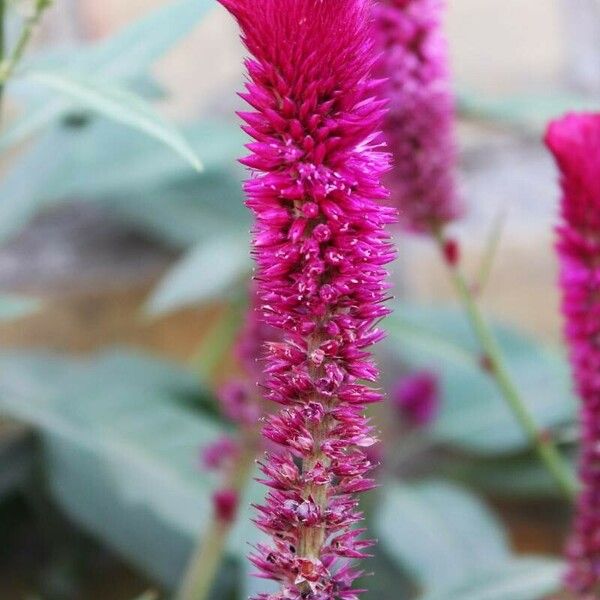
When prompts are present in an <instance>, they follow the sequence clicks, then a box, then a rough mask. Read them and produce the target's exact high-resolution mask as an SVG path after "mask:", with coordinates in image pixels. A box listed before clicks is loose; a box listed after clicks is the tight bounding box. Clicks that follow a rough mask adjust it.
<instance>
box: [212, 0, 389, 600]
mask: <svg viewBox="0 0 600 600" xmlns="http://www.w3.org/2000/svg"><path fill="white" fill-rule="evenodd" d="M221 2H222V3H223V4H224V5H225V6H226V7H227V8H228V9H229V10H230V11H231V12H232V13H233V14H234V15H235V17H236V18H237V20H238V21H239V23H240V25H241V28H242V31H243V39H244V42H245V44H246V46H247V48H248V49H249V51H250V52H251V53H252V55H253V59H251V60H249V61H248V62H247V68H248V72H249V75H250V80H251V81H250V82H249V83H248V84H247V93H245V94H243V97H244V98H245V99H246V100H247V101H248V102H249V104H250V105H251V106H252V107H253V108H254V111H253V112H249V113H242V114H241V116H242V118H243V119H244V120H245V121H246V123H247V125H246V126H245V130H246V131H247V133H248V134H249V135H250V136H252V137H253V138H254V140H255V141H254V142H252V143H250V144H249V145H248V148H249V149H250V150H251V153H252V154H251V155H250V156H249V157H248V158H245V159H244V160H243V163H244V164H245V165H247V166H248V167H250V168H251V169H253V170H254V171H255V173H254V175H253V177H252V178H251V179H250V180H249V181H248V182H247V183H246V185H245V190H246V193H247V196H248V201H247V205H248V207H249V208H250V209H251V210H252V211H253V212H254V214H255V216H256V226H255V230H254V254H255V258H256V261H257V265H258V269H257V274H256V279H257V281H258V283H259V296H260V299H261V311H262V314H263V317H264V319H265V321H266V322H267V323H268V324H269V325H271V326H273V327H275V328H277V329H280V330H282V332H283V336H282V339H283V341H280V342H273V343H271V344H270V345H269V349H268V353H267V357H266V368H265V371H266V373H267V375H268V376H267V379H266V381H265V388H266V396H267V397H268V398H269V399H271V400H272V401H274V402H276V403H277V404H279V405H280V406H281V408H280V411H279V412H278V413H277V414H275V415H273V416H272V417H269V418H268V419H267V423H266V426H265V428H264V435H265V436H266V437H267V438H268V439H270V440H272V441H273V442H275V443H276V444H279V445H280V446H281V447H282V449H283V451H282V452H279V453H275V454H274V453H270V454H268V456H267V459H266V461H265V462H264V464H263V465H262V470H263V473H264V483H265V484H266V485H267V486H269V488H270V491H269V493H268V494H267V498H266V501H265V505H264V506H260V507H258V511H259V514H258V518H257V524H258V526H259V527H260V528H261V529H262V530H264V531H265V532H266V533H267V534H269V535H270V536H271V538H272V541H271V543H270V544H264V545H259V546H258V547H257V548H256V551H255V553H254V554H253V555H252V557H251V560H252V561H253V562H254V564H255V565H256V566H257V567H258V569H259V571H260V575H261V576H263V577H267V578H271V579H273V580H275V581H277V582H279V584H280V591H279V592H278V593H276V594H274V595H270V596H269V595H265V594H263V595H260V596H259V598H260V599H262V600H266V599H268V600H285V599H294V600H301V599H304V600H334V599H340V600H353V599H355V598H357V597H358V591H356V590H353V589H352V584H353V581H354V580H355V579H356V577H357V576H358V575H359V572H358V571H356V570H355V569H354V568H353V567H352V565H351V562H352V560H353V559H358V558H362V557H363V556H365V549H366V548H367V547H368V546H370V545H371V542H370V541H365V540H362V539H360V537H361V534H362V531H361V530H360V529H355V528H354V526H355V524H356V523H357V522H359V521H360V520H361V518H362V517H361V513H360V511H359V510H358V508H357V500H356V498H355V497H354V493H355V492H361V491H364V490H367V489H370V488H371V487H372V485H373V483H372V482H371V480H369V479H368V478H367V477H366V474H367V473H368V471H369V470H370V469H371V464H370V462H369V460H368V459H367V458H366V456H365V454H364V451H363V449H364V448H368V447H369V446H371V445H372V444H373V443H375V436H374V433H373V431H372V428H371V426H370V425H369V421H368V419H367V418H366V417H365V416H364V415H363V407H364V406H365V405H366V404H369V403H371V402H375V401H378V400H379V399H380V397H381V394H380V392H379V391H377V390H374V389H371V388H370V387H368V386H366V385H364V383H362V381H361V380H367V381H375V380H376V379H377V376H378V372H377V369H376V367H375V366H374V365H373V364H372V362H371V358H370V356H369V353H368V352H367V348H368V347H369V346H370V345H371V344H373V343H375V342H377V341H378V340H380V339H381V338H382V337H383V332H382V331H381V330H379V329H377V328H376V326H375V324H376V322H377V321H378V320H379V319H381V317H382V316H384V315H385V314H387V312H388V310H387V309H386V308H385V307H384V306H383V305H382V301H383V300H384V299H385V296H386V292H387V289H388V284H387V283H386V272H385V269H384V265H385V264H386V263H388V262H389V261H391V260H392V258H393V256H394V253H393V250H392V248H391V246H390V244H389V241H388V236H387V235H386V234H385V233H384V230H383V228H384V225H385V224H387V223H390V222H393V221H394V219H395V211H394V210H393V209H390V208H389V207H385V206H382V205H381V204H380V202H379V201H381V200H385V199H386V198H387V193H386V191H385V189H384V188H383V187H382V185H381V183H380V179H381V176H382V174H383V173H384V172H385V171H386V170H387V169H388V162H389V160H388V156H387V154H384V153H382V152H381V151H380V150H379V148H378V147H377V144H376V141H375V140H376V139H377V138H378V137H380V135H379V133H378V128H379V126H380V122H381V119H382V118H383V115H384V110H385V109H384V104H385V102H384V101H381V100H376V99H374V98H372V97H371V93H372V89H373V84H372V81H371V80H370V79H369V77H370V71H371V68H372V66H373V63H374V60H375V57H376V53H375V52H374V49H373V47H372V43H371V39H372V30H371V19H370V15H369V12H370V10H371V7H370V1H369V0H336V1H335V2H333V1H331V0H326V1H324V0H221Z"/></svg>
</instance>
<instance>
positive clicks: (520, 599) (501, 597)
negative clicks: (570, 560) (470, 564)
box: [421, 558, 564, 600]
mask: <svg viewBox="0 0 600 600" xmlns="http://www.w3.org/2000/svg"><path fill="white" fill-rule="evenodd" d="M563 571H564V566H563V565H562V563H561V562H560V561H557V560H553V559H549V558H515V559H512V560H510V561H509V562H507V563H506V564H504V565H499V566H498V567H496V568H495V569H491V570H489V571H487V572H480V573H475V574H472V575H471V576H470V577H467V578H466V580H465V581H463V582H460V583H458V584H457V585H455V586H452V587H448V588H446V589H444V590H441V591H435V592H431V593H428V594H425V595H424V596H423V597H422V598H421V600H540V598H544V597H546V596H547V595H548V594H551V593H553V592H557V591H558V589H559V588H560V584H561V577H562V574H563Z"/></svg>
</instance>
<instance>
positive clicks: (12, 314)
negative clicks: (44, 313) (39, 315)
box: [0, 294, 40, 321]
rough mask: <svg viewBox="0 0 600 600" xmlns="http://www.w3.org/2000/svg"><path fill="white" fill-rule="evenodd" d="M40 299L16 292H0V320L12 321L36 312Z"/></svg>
mask: <svg viewBox="0 0 600 600" xmlns="http://www.w3.org/2000/svg"><path fill="white" fill-rule="evenodd" d="M39 307H40V301H39V300H36V299H35V298H27V297H25V296H17V295H14V294H0V321H11V320H12V319H19V318H20V317H26V316H27V315H30V314H31V313H33V312H36V311H37V310H38V309H39Z"/></svg>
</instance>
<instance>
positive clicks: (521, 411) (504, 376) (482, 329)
mask: <svg viewBox="0 0 600 600" xmlns="http://www.w3.org/2000/svg"><path fill="white" fill-rule="evenodd" d="M434 233H435V239H436V241H437V243H438V246H439V248H440V251H441V253H442V256H443V255H444V247H445V244H446V240H445V239H444V236H443V233H442V232H441V231H436V232H434ZM444 263H445V264H446V265H447V266H448V270H449V273H450V279H451V281H452V284H453V286H454V289H455V291H456V293H457V295H458V297H459V299H460V301H461V302H462V304H463V306H464V309H465V312H466V314H467V316H468V319H469V322H470V323H471V326H472V328H473V332H474V334H475V336H476V337H477V340H478V342H479V344H480V346H481V349H482V351H483V360H484V364H485V365H486V367H487V370H488V371H489V373H490V376H491V377H493V378H494V380H495V382H496V384H497V386H498V388H499V390H500V392H501V393H502V395H503V396H504V398H505V400H506V402H507V403H508V405H509V407H510V408H511V410H512V412H513V414H514V415H515V417H516V419H517V420H518V422H519V423H520V425H521V427H522V428H523V431H524V432H525V434H526V435H527V437H528V439H529V441H530V442H531V444H532V446H533V447H534V448H535V449H536V452H537V454H538V456H539V458H540V460H541V461H542V462H543V464H544V465H545V466H546V468H547V469H548V471H549V472H550V474H551V475H552V477H553V478H554V480H555V482H556V484H557V485H558V487H559V488H560V490H561V491H562V493H563V494H564V495H565V496H566V497H567V498H568V499H569V500H572V499H574V497H575V495H576V492H577V484H576V481H575V479H574V477H573V473H572V471H571V469H570V468H569V466H568V464H567V463H566V461H565V459H564V457H563V456H562V455H561V453H560V452H559V451H558V449H557V447H556V445H555V443H554V441H553V440H552V438H551V437H550V436H549V435H547V434H546V433H545V432H543V431H540V430H539V429H538V426H537V424H536V422H535V419H534V418H533V416H532V414H531V412H530V410H529V408H528V407H527V405H526V404H525V403H524V401H523V399H522V397H521V394H520V392H519V390H518V388H517V386H516V385H515V383H514V381H513V379H512V376H511V375H510V373H509V371H508V368H507V367H506V363H505V360H504V357H503V354H502V350H501V349H500V346H499V344H498V342H497V341H496V338H495V337H494V334H493V333H492V331H491V329H490V327H489V326H488V324H487V322H486V320H485V319H484V317H483V315H482V313H481V311H480V309H479V306H478V304H477V302H476V301H475V298H474V296H473V293H472V290H471V288H470V286H469V285H468V284H467V281H466V279H465V277H464V276H463V274H462V273H461V271H460V269H459V268H458V267H457V265H453V264H450V263H449V262H448V261H447V260H445V261H444Z"/></svg>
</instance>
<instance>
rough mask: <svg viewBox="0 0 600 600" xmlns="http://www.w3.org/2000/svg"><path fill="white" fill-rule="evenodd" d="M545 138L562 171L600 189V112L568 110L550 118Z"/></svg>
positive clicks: (590, 186)
mask: <svg viewBox="0 0 600 600" xmlns="http://www.w3.org/2000/svg"><path fill="white" fill-rule="evenodd" d="M545 141H546V145H547V146H548V148H549V149H550V150H551V151H552V153H553V154H554V156H555V157H556V160H557V162H558V164H559V166H560V167H561V169H562V170H563V171H565V173H568V174H569V175H571V176H573V175H576V176H577V177H578V178H580V179H581V183H582V185H585V186H586V187H589V188H591V189H592V190H597V191H598V192H600V176H599V175H598V173H599V171H598V169H599V168H600V113H570V114H568V115H566V116H564V117H562V118H560V119H556V120H555V121H552V122H551V123H550V125H549V126H548V129H547V131H546V137H545Z"/></svg>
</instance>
